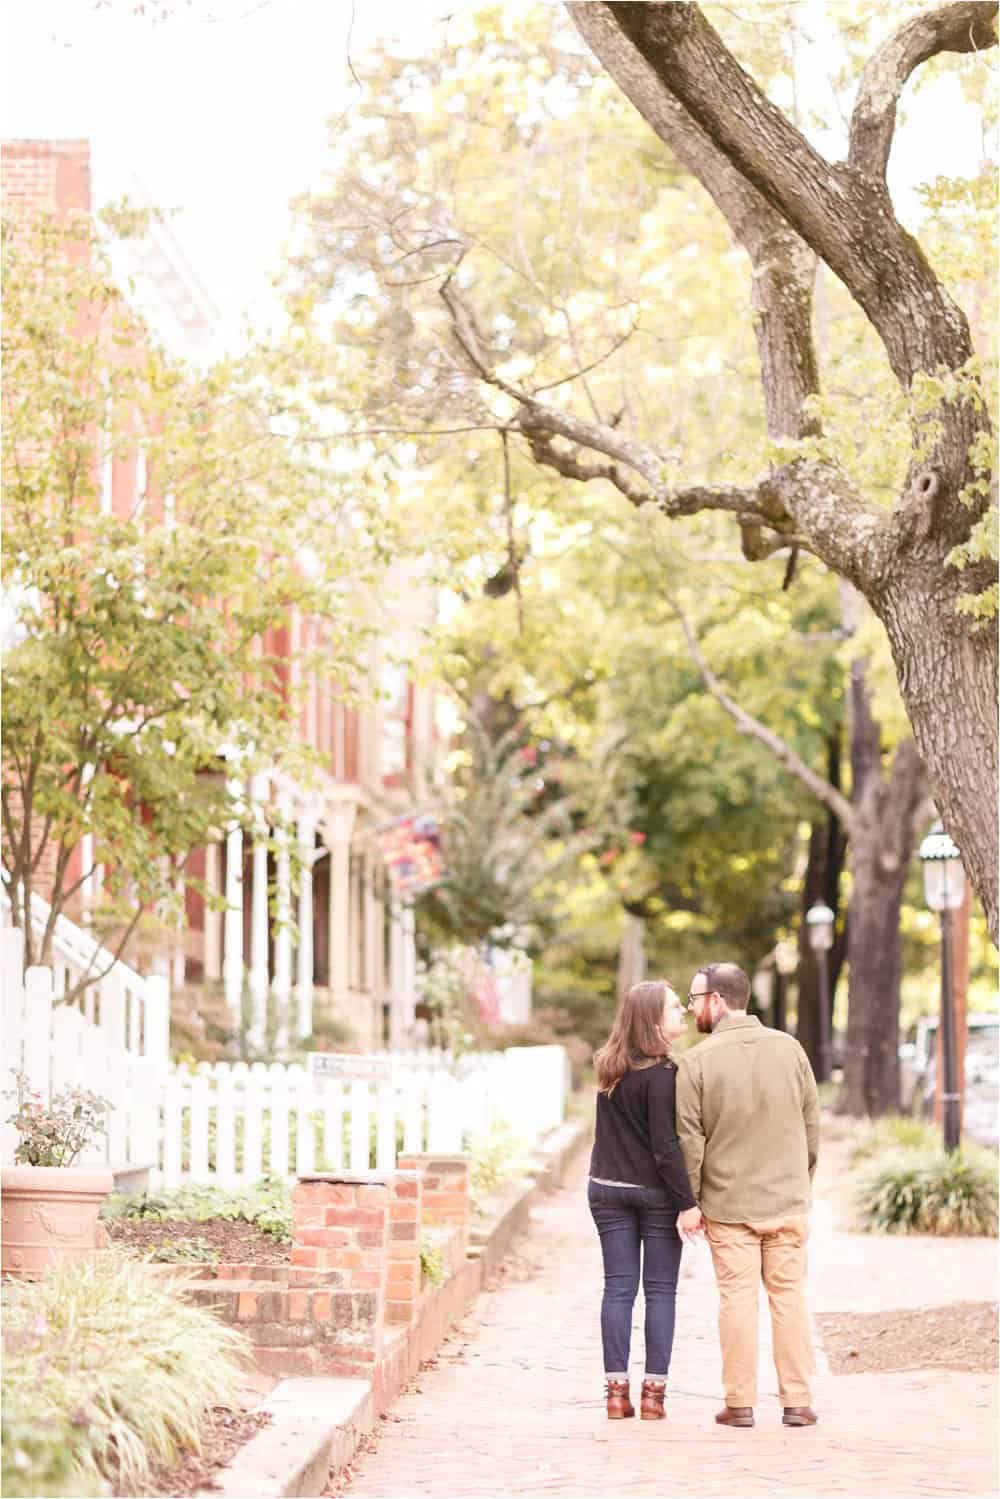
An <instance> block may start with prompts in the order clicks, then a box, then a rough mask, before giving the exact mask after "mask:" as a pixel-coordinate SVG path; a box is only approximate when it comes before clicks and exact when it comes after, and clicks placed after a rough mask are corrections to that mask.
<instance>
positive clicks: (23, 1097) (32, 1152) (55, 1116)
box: [7, 1072, 111, 1166]
mask: <svg viewBox="0 0 1000 1499" xmlns="http://www.w3.org/2000/svg"><path fill="white" fill-rule="evenodd" d="M14 1082H15V1084H16V1097H17V1110H16V1112H15V1113H13V1114H11V1115H10V1117H9V1119H8V1120H7V1123H8V1124H12V1125H13V1126H14V1128H15V1129H16V1130H17V1133H18V1135H19V1137H20V1138H19V1141H18V1145H17V1148H16V1150H15V1151H14V1159H15V1161H19V1162H20V1163H21V1164H22V1165H24V1166H72V1165H73V1164H74V1162H75V1161H77V1160H78V1159H79V1157H80V1153H81V1151H82V1150H83V1149H84V1147H85V1146H86V1145H89V1144H90V1142H91V1140H92V1139H93V1138H94V1136H95V1135H103V1134H106V1133H107V1128H108V1123H107V1117H108V1110H109V1109H110V1107H111V1105H110V1104H109V1103H108V1100H107V1099H106V1098H102V1097H101V1095H100V1094H99V1093H91V1092H90V1091H89V1090H88V1089H86V1088H63V1089H62V1091H61V1092H60V1093H57V1094H56V1095H55V1097H54V1098H53V1099H52V1101H51V1103H45V1102H44V1101H43V1099H42V1095H41V1094H40V1093H36V1092H34V1091H33V1090H32V1088H31V1085H30V1083H29V1081H28V1078H27V1076H26V1074H25V1073H23V1072H15V1073H14Z"/></svg>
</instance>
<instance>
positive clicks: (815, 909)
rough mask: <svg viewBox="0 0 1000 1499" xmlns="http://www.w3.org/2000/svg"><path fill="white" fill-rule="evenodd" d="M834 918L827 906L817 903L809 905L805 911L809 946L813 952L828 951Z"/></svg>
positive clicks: (831, 939) (831, 942) (830, 944)
mask: <svg viewBox="0 0 1000 1499" xmlns="http://www.w3.org/2000/svg"><path fill="white" fill-rule="evenodd" d="M835 919H836V918H835V916H834V913H833V912H832V911H831V910H830V907H829V906H824V905H823V904H821V903H818V904H816V905H815V906H810V907H809V909H808V911H807V912H806V927H807V928H808V932H809V946H810V947H811V948H812V950H813V952H828V951H829V949H830V948H831V947H832V946H833V923H834V920H835Z"/></svg>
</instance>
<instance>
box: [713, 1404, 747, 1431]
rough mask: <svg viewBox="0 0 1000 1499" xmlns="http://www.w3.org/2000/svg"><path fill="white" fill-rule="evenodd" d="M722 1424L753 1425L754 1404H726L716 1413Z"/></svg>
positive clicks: (719, 1422)
mask: <svg viewBox="0 0 1000 1499" xmlns="http://www.w3.org/2000/svg"><path fill="white" fill-rule="evenodd" d="M715 1419H716V1421H717V1422H718V1424H719V1425H720V1426H752V1425H753V1406H752V1405H724V1406H723V1407H722V1409H721V1411H719V1412H718V1414H717V1415H716V1418H715Z"/></svg>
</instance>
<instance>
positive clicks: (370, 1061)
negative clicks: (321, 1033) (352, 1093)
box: [309, 1051, 392, 1083]
mask: <svg viewBox="0 0 1000 1499" xmlns="http://www.w3.org/2000/svg"><path fill="white" fill-rule="evenodd" d="M309 1076H310V1077H311V1078H312V1080H313V1082H314V1083H323V1082H326V1081H330V1082H334V1081H336V1082H340V1081H341V1080H344V1081H348V1082H350V1081H353V1080H354V1079H355V1078H358V1079H361V1080H362V1081H364V1082H375V1083H382V1082H390V1081H391V1080H392V1058H391V1057H366V1056H357V1055H354V1054H353V1053H351V1052H340V1051H311V1052H310V1053H309Z"/></svg>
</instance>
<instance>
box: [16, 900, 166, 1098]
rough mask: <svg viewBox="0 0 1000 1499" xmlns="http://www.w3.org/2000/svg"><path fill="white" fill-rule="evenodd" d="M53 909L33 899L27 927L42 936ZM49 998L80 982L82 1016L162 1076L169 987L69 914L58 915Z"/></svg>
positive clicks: (163, 980)
mask: <svg viewBox="0 0 1000 1499" xmlns="http://www.w3.org/2000/svg"><path fill="white" fill-rule="evenodd" d="M0 890H2V893H0V905H2V907H3V914H4V920H5V921H9V920H10V896H9V895H8V893H7V890H6V889H5V888H3V887H0ZM50 915H51V907H50V906H49V904H48V902H47V901H44V900H42V898H41V896H39V895H35V894H33V895H32V897H31V927H32V931H33V933H34V935H35V936H36V937H37V938H38V939H39V940H41V938H42V936H43V934H44V933H45V931H46V928H47V926H48V922H49V917H50ZM51 973H52V997H53V999H54V1000H55V1001H58V1000H60V999H61V998H62V996H63V995H64V994H67V993H68V992H69V991H70V990H71V989H72V988H73V987H74V986H75V985H76V984H78V983H79V982H80V981H81V980H86V983H87V987H86V988H85V989H84V990H83V991H82V993H81V994H80V995H79V996H78V997H77V999H76V1000H75V1001H74V1004H75V1005H76V1006H78V1007H79V1009H80V1011H81V1013H82V1014H83V1016H84V1018H85V1019H86V1020H89V1021H91V1022H92V1023H93V1024H94V1025H99V1026H101V1027H102V1028H104V1029H106V1030H108V1031H109V1032H110V1034H111V1036H112V1037H113V1038H114V1040H115V1041H116V1042H117V1044H118V1045H119V1046H121V1048H122V1049H123V1050H124V1051H126V1052H128V1053H129V1054H130V1055H131V1056H133V1057H136V1058H141V1059H142V1060H144V1061H147V1062H152V1063H153V1064H154V1066H155V1068H156V1075H157V1076H158V1077H165V1076H166V1068H167V1061H168V1058H169V1054H170V987H169V984H168V982H167V980H166V979H165V978H161V977H159V976H155V975H152V976H150V977H148V978H143V977H142V975H141V974H138V973H136V972H135V970H134V969H132V968H129V966H128V964H127V963H123V962H121V960H120V959H115V958H114V956H113V955H112V954H111V953H110V952H108V951H107V949H106V948H104V947H102V946H101V945H100V943H99V942H95V940H94V938H93V937H91V936H90V934H89V933H88V932H86V931H84V930H83V928H82V927H79V926H76V925H75V923H74V922H72V921H70V920H69V918H68V917H67V916H57V917H56V921H55V929H54V931H53V935H52V962H51Z"/></svg>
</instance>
